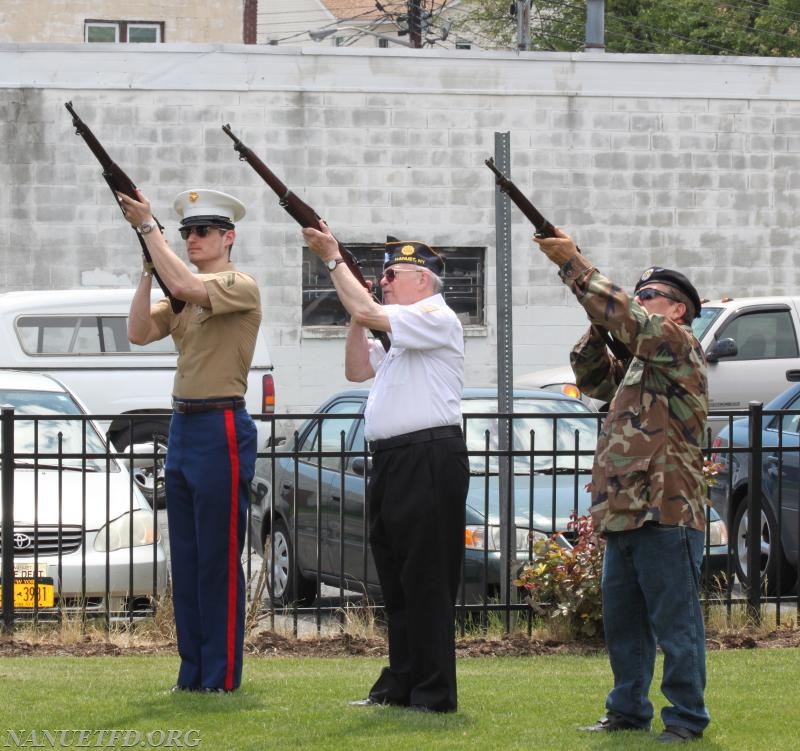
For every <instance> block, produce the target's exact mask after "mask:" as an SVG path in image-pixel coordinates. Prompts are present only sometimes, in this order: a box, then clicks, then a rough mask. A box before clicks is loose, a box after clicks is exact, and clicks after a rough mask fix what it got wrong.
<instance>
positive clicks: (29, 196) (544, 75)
mask: <svg viewBox="0 0 800 751" xmlns="http://www.w3.org/2000/svg"><path fill="white" fill-rule="evenodd" d="M798 97H800V61H798V60H785V59H742V58H728V59H725V58H711V57H667V56H663V57H662V56H654V55H649V56H618V55H600V54H597V55H587V54H561V53H553V54H545V53H524V54H515V53H480V52H471V51H459V52H453V51H438V50H414V51H407V50H401V49H387V50H366V49H355V48H346V49H327V48H325V49H323V48H320V47H319V46H309V47H304V48H293V49H290V48H283V47H252V46H247V47H245V46H240V45H236V46H216V45H193V46H188V45H187V46H174V45H161V46H159V48H158V49H157V50H153V49H152V48H150V49H147V50H140V49H136V48H133V47H126V48H120V49H117V48H113V49H109V48H107V47H105V46H103V49H96V48H93V47H90V46H81V45H75V46H73V45H0V129H1V130H2V132H1V133H0V135H2V137H1V138H0V180H2V185H3V190H2V191H0V254H2V265H0V290H12V289H38V288H45V289H48V288H68V287H77V286H107V285H111V286H114V285H117V286H122V285H132V284H133V283H134V282H135V280H136V278H137V276H138V272H139V267H140V266H139V258H138V256H139V252H138V244H137V243H136V240H135V238H134V237H133V234H132V232H131V230H130V229H128V228H127V227H126V226H125V224H124V223H123V219H122V217H121V216H120V215H119V212H118V210H117V208H116V207H115V206H114V203H113V200H112V198H111V195H110V193H109V191H108V188H107V187H106V185H105V183H104V182H103V181H102V178H101V177H100V174H99V170H98V167H97V164H96V162H95V161H94V158H93V157H92V156H91V154H90V153H89V151H88V149H87V148H86V146H85V144H84V143H83V142H82V140H81V139H80V138H78V137H77V136H76V135H75V134H74V131H73V129H72V126H71V121H70V118H69V116H68V113H67V112H66V110H65V109H64V106H63V104H64V102H65V101H67V100H71V101H72V102H73V104H74V106H75V108H76V110H77V111H78V113H79V114H80V115H81V116H82V117H83V118H84V119H85V120H86V122H87V123H88V124H89V125H90V126H91V127H92V128H93V129H94V130H95V133H96V134H97V135H98V137H99V138H100V139H101V141H102V142H103V144H104V145H105V146H106V148H107V149H108V151H109V152H110V154H111V155H112V157H114V158H115V159H116V160H117V161H118V162H119V164H120V165H121V166H122V167H123V168H124V169H125V170H126V171H127V172H128V173H129V174H130V176H131V177H132V178H133V180H134V181H135V182H136V183H137V184H138V185H139V186H140V187H141V188H142V189H143V190H144V192H145V194H146V195H148V197H150V198H151V200H152V202H153V205H154V208H155V212H156V215H157V216H158V217H159V218H160V219H161V221H162V222H163V223H164V224H165V225H166V227H167V236H168V238H169V239H170V241H171V242H172V243H173V245H174V246H175V247H176V248H181V247H182V243H181V241H180V239H179V237H178V235H177V231H176V223H177V222H176V220H177V218H176V216H175V215H174V213H173V212H172V209H171V205H172V199H173V197H174V196H175V195H176V194H177V193H178V192H180V191H181V190H184V189H186V188H190V187H194V186H202V187H214V188H218V189H221V190H225V191H229V192H231V193H234V194H235V195H237V196H239V197H240V198H241V199H242V200H243V201H244V202H245V204H246V205H247V207H248V214H247V216H246V217H245V219H244V220H243V221H242V222H241V223H240V226H239V231H238V235H239V239H238V241H237V243H236V247H235V250H234V256H235V260H236V262H237V264H239V266H240V267H241V268H243V269H246V270H249V271H251V272H252V273H253V274H254V275H255V276H256V278H257V279H258V281H259V284H260V285H261V289H262V297H263V302H264V326H265V330H266V334H267V337H268V341H269V343H270V345H271V349H272V355H273V358H274V360H275V363H276V369H277V373H276V380H277V384H278V409H279V410H280V411H295V412H297V411H302V410H308V409H311V408H313V407H314V406H315V405H317V404H318V403H319V402H320V401H321V400H322V399H323V398H324V397H326V396H328V395H329V394H331V393H332V392H334V391H336V390H338V389H341V388H344V387H346V386H347V384H346V382H345V381H344V377H343V375H342V370H343V366H342V361H343V350H344V341H343V339H342V338H341V337H340V336H337V335H336V334H334V335H333V336H329V337H326V338H312V336H311V335H310V334H311V332H305V333H304V332H303V331H302V329H301V326H300V321H301V294H300V293H301V283H300V278H301V266H300V252H301V245H302V241H301V235H300V232H299V228H298V227H297V226H296V224H295V223H294V222H293V220H292V219H291V218H290V217H289V216H288V215H287V214H286V213H285V212H284V211H283V210H282V209H281V208H280V207H279V206H278V204H277V201H276V199H275V197H274V195H273V194H272V192H271V191H270V190H269V189H268V188H267V186H266V185H265V184H264V183H263V182H262V181H261V180H260V179H259V178H258V177H257V176H256V174H255V173H254V172H253V171H252V170H251V169H250V168H249V167H248V166H247V165H246V164H243V163H240V162H239V161H238V160H237V159H236V154H235V153H234V151H233V149H232V145H231V142H230V140H229V139H228V138H227V137H226V136H225V134H224V133H223V132H222V130H221V128H220V126H221V125H222V124H224V123H230V124H231V127H232V128H233V130H234V132H235V133H237V134H238V135H239V136H240V137H241V138H242V140H243V141H244V142H245V143H246V144H247V145H248V146H250V147H251V148H252V149H253V150H254V151H255V152H256V153H257V154H259V156H261V158H262V159H264V161H266V162H267V164H269V166H270V167H271V168H272V169H273V170H274V171H275V172H276V174H278V176H280V177H281V178H282V179H283V180H284V181H285V182H286V183H287V184H288V185H289V186H291V187H292V188H293V189H294V190H295V192H297V193H298V194H299V195H300V196H302V197H303V198H305V199H306V200H307V201H308V202H309V203H310V204H311V205H312V206H314V207H315V208H316V209H317V211H318V212H319V213H320V214H321V215H322V216H324V217H325V218H326V219H327V220H328V221H329V222H330V224H331V226H332V228H333V230H334V232H335V233H336V234H337V236H338V237H339V239H340V240H341V241H342V242H344V243H345V244H347V243H348V242H375V241H381V240H382V239H383V237H384V236H385V234H386V233H389V234H394V235H399V236H403V235H407V236H412V235H413V236H414V237H415V238H420V239H426V240H428V241H429V242H430V243H432V244H434V245H483V246H486V247H487V248H488V254H487V260H488V262H489V273H488V276H487V326H486V327H479V328H475V329H472V330H470V331H468V338H467V374H466V380H467V384H468V385H479V384H485V383H495V382H496V325H495V317H496V307H495V288H494V254H495V250H494V244H495V229H494V184H493V181H492V176H491V173H490V172H489V171H488V170H487V169H486V167H485V166H484V164H483V161H484V159H486V158H487V157H488V156H490V155H491V154H492V152H493V148H494V134H495V132H498V131H499V132H505V131H508V132H510V134H511V147H512V148H511V152H512V177H513V178H514V179H515V180H516V181H517V183H518V185H519V186H520V188H521V189H522V190H523V192H525V193H526V194H528V195H530V196H531V197H532V199H533V200H534V202H535V203H536V204H537V206H538V207H539V208H540V210H541V211H542V212H543V213H544V214H545V215H546V216H547V217H548V218H550V219H551V220H552V221H554V222H555V223H556V224H559V225H560V226H563V227H564V228H566V229H567V230H568V231H570V232H571V234H572V235H573V236H574V237H575V238H576V240H577V242H578V244H579V245H580V246H581V248H582V249H583V250H584V252H585V253H586V254H587V255H588V256H589V257H590V258H591V259H592V260H593V261H594V262H595V263H596V264H597V266H598V267H599V268H600V269H601V270H602V271H604V272H605V273H607V274H608V275H609V276H611V277H612V278H614V279H615V280H616V281H618V282H619V283H621V284H623V285H625V286H631V285H632V284H633V282H634V281H635V279H636V278H637V277H638V274H639V273H640V272H641V270H642V269H644V268H646V267H647V266H649V265H651V264H661V265H665V266H672V267H676V268H679V269H681V270H682V271H684V272H685V273H686V274H688V275H689V276H690V278H692V279H693V280H694V282H695V284H696V286H697V287H698V289H699V290H700V292H701V294H702V295H704V296H706V297H714V296H719V295H722V294H732V295H739V296H743V295H754V294H768V293H798V282H800V271H798V264H797V263H796V262H795V257H796V248H797V247H798V245H800V243H799V242H798V240H800V228H798V222H797V216H798V211H799V210H800V169H798V168H799V167H800V101H798ZM512 215H513V218H514V227H513V234H512V241H513V259H512V264H513V277H514V279H515V287H514V369H515V373H517V374H521V373H524V372H527V371H530V370H534V369H537V368H540V367H546V366H551V365H559V364H563V363H565V362H566V361H567V355H568V351H569V348H570V346H571V344H572V343H573V341H574V340H575V339H576V338H577V337H578V336H579V335H580V333H581V332H582V330H583V328H584V316H583V313H582V310H581V308H580V307H579V305H578V304H577V303H576V302H575V300H574V299H573V298H572V296H571V294H570V293H569V292H568V291H567V290H566V288H565V287H563V285H561V283H560V282H559V281H558V278H557V275H556V273H555V269H554V268H553V267H552V266H551V265H550V264H549V262H547V261H546V259H544V258H543V257H542V256H541V255H540V254H539V253H538V252H536V251H535V250H534V249H533V247H532V243H531V240H530V236H531V233H532V229H531V227H530V226H529V225H528V224H527V222H526V221H525V220H523V218H522V217H521V216H520V215H519V213H518V212H517V211H516V209H512Z"/></svg>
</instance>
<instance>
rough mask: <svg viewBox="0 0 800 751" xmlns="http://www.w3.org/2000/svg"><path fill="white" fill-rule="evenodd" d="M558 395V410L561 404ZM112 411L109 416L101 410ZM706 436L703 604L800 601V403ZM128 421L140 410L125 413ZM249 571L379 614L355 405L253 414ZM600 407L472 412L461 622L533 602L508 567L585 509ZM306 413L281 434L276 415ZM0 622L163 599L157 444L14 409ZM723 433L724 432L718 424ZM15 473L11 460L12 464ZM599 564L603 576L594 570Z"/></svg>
mask: <svg viewBox="0 0 800 751" xmlns="http://www.w3.org/2000/svg"><path fill="white" fill-rule="evenodd" d="M561 409H563V407H561ZM105 417H106V416H99V419H101V420H102V419H105ZM714 418H715V422H714V429H713V430H709V433H708V444H707V448H706V457H707V462H706V463H707V467H708V471H709V475H708V476H709V482H710V485H711V487H710V498H711V500H712V501H713V506H710V507H709V509H708V522H709V523H708V525H707V534H706V555H705V559H704V568H703V591H704V593H705V599H706V602H707V603H722V604H724V605H725V606H726V607H727V608H728V609H729V610H731V609H733V608H734V607H737V606H744V607H745V608H747V610H748V612H749V614H750V616H751V617H753V618H758V617H759V616H760V615H761V614H762V613H763V608H764V606H765V605H771V606H774V607H775V612H776V618H777V620H778V622H780V618H781V614H782V612H785V611H786V610H787V608H792V609H793V610H795V612H796V611H797V609H798V602H799V601H798V577H797V570H798V539H800V514H798V497H800V433H798V423H800V412H796V411H795V412H792V411H772V412H767V411H764V410H763V409H762V407H761V405H753V406H752V407H751V409H750V410H749V411H735V412H734V411H728V412H718V413H714ZM129 419H130V421H131V428H132V430H131V434H133V433H134V432H135V431H134V430H133V428H134V427H135V423H136V421H137V420H142V421H146V420H147V419H148V417H147V416H141V417H139V416H131V417H130V418H129ZM259 419H263V420H264V421H267V422H268V423H269V427H270V433H271V437H270V439H269V441H268V442H267V444H266V445H265V446H263V447H262V448H261V450H260V451H259V454H258V461H257V467H256V477H255V478H254V481H253V483H252V492H251V497H250V506H249V518H248V536H247V542H246V552H245V560H244V565H245V571H246V575H247V579H248V582H250V584H249V588H248V591H249V597H250V602H249V609H250V613H251V614H252V615H258V616H259V617H262V618H267V619H269V621H270V624H271V625H274V621H275V619H279V618H282V619H285V618H288V619H289V620H288V623H289V625H290V628H294V629H295V630H298V629H299V625H300V624H301V623H304V622H305V623H310V624H311V627H312V628H314V627H315V628H317V629H319V628H321V627H322V625H323V624H324V623H326V622H327V621H328V620H329V619H332V618H334V619H343V618H344V617H345V613H346V612H347V610H348V608H350V607H357V608H369V609H372V610H376V611H379V610H380V587H379V585H378V581H377V575H376V573H375V569H374V564H373V561H372V557H371V554H370V551H369V546H368V544H367V542H366V540H367V538H368V530H369V518H368V508H367V505H366V504H365V500H364V499H365V497H366V488H367V478H368V475H369V469H370V462H371V458H370V455H369V452H368V451H367V448H366V446H365V443H364V439H363V418H362V413H361V412H359V411H357V410H356V411H352V407H351V411H349V412H347V411H340V412H335V413H329V414H325V415H320V414H313V415H311V414H309V415H296V414H294V415H269V416H259ZM600 419H601V416H598V415H596V414H594V413H585V412H574V411H573V412H557V411H552V412H550V413H542V412H515V413H514V414H497V413H496V412H489V411H475V412H466V411H465V414H464V430H465V435H466V437H467V442H468V448H469V460H470V467H471V483H470V491H469V496H468V499H467V507H466V509H465V512H466V525H465V556H464V564H463V570H462V583H461V588H460V592H459V597H458V617H459V619H460V622H461V624H462V628H465V627H466V624H468V623H469V624H474V623H475V622H476V621H477V622H479V623H482V624H488V623H490V622H491V621H492V619H493V618H494V619H496V620H495V622H496V623H498V624H503V625H504V626H505V627H506V628H509V627H510V623H511V620H512V618H514V619H515V622H517V623H518V622H519V619H520V618H523V619H527V621H528V624H529V627H532V626H533V624H534V621H535V619H536V618H537V617H539V615H538V614H537V613H536V612H535V611H534V610H533V609H532V608H531V607H530V606H529V604H528V602H527V601H526V599H525V598H524V597H523V596H522V594H521V592H522V591H521V590H520V589H519V588H518V587H517V586H515V584H514V578H515V576H516V573H517V572H518V571H519V569H520V566H522V565H523V564H524V563H526V562H531V561H534V560H536V558H537V551H538V550H539V549H540V547H539V546H540V541H543V540H546V539H548V538H552V539H553V540H555V541H556V542H557V543H558V544H559V545H561V546H563V547H564V549H569V546H570V545H571V544H572V543H573V542H575V527H574V525H573V524H572V521H573V520H574V519H575V518H576V517H581V516H585V515H587V514H588V509H589V493H588V489H587V487H586V486H587V484H588V482H589V479H590V468H591V462H592V458H593V454H594V446H595V440H596V435H597V430H598V421H599V420H600ZM287 424H292V425H300V427H298V428H297V429H293V430H291V431H290V432H289V435H288V436H285V435H282V433H283V431H282V430H281V429H280V426H283V425H287ZM1 428H2V457H1V458H2V537H0V541H1V542H2V582H3V583H5V582H9V583H12V582H13V584H12V586H9V587H6V586H3V587H2V594H3V604H2V615H3V625H4V627H5V629H6V630H12V629H13V626H14V623H15V621H16V620H19V619H27V620H29V619H35V620H52V619H62V620H63V619H64V618H70V617H76V618H81V619H88V618H99V619H101V620H102V622H103V623H105V624H110V623H112V622H113V621H114V620H115V619H127V620H133V619H135V618H139V617H141V616H144V615H152V614H153V613H155V612H156V610H157V609H158V607H159V606H160V604H162V603H164V602H165V601H166V598H167V597H168V587H169V573H168V572H169V536H168V530H167V525H166V513H165V510H164V505H165V504H168V502H169V499H168V498H166V497H165V495H164V487H163V461H164V456H163V447H162V446H160V444H159V442H158V441H155V442H154V443H151V444H137V445H135V446H129V447H126V448H125V449H124V450H122V451H118V450H116V449H115V448H114V447H113V446H112V445H111V444H110V443H109V442H105V441H103V439H102V437H98V436H97V435H96V432H95V430H94V427H93V425H92V423H91V422H90V421H89V418H86V417H85V416H83V415H61V414H59V415H57V416H54V415H52V414H41V415H38V414H37V415H34V414H25V413H24V412H22V413H20V412H19V411H15V410H13V409H8V408H4V409H3V410H2V426H1ZM718 433H719V434H718ZM12 468H13V471H9V469H12ZM598 575H599V572H598Z"/></svg>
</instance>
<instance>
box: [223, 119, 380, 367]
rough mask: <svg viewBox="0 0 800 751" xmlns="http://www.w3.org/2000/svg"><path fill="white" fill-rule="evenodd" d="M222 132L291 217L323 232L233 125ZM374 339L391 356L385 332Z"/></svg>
mask: <svg viewBox="0 0 800 751" xmlns="http://www.w3.org/2000/svg"><path fill="white" fill-rule="evenodd" d="M222 130H224V131H225V134H226V135H228V136H229V137H230V139H231V140H232V141H233V148H234V149H235V150H236V151H238V152H239V159H240V160H241V161H243V162H247V163H248V164H249V165H250V166H251V167H252V168H253V169H254V170H255V171H256V172H257V173H258V175H259V177H260V178H261V179H262V180H263V181H264V182H265V183H266V184H267V185H269V187H270V188H272V190H273V191H274V192H275V194H276V195H277V196H278V199H279V202H280V205H281V206H283V208H284V209H285V210H286V211H287V212H288V214H289V216H291V217H292V219H294V220H295V221H296V222H297V223H298V224H299V225H300V226H301V227H303V228H305V227H312V228H314V229H318V230H322V227H321V225H320V223H319V222H320V219H321V217H320V215H319V214H317V212H316V211H314V209H312V208H311V207H310V206H309V205H308V204H307V203H306V202H305V201H303V199H301V198H298V197H297V196H296V195H295V194H294V193H292V191H291V190H289V188H287V187H286V186H285V185H284V184H283V183H282V182H281V181H280V180H279V179H278V178H277V177H276V175H275V173H274V172H272V170H271V169H270V168H269V167H267V165H266V164H264V162H262V161H261V160H260V159H259V158H258V157H257V156H256V155H255V154H254V153H253V151H252V149H249V148H248V147H247V146H245V145H244V144H243V143H242V142H241V141H240V140H239V139H238V138H237V137H236V136H235V135H233V132H232V131H231V126H230V125H223V126H222ZM334 239H335V238H334ZM336 244H337V245H338V246H339V253H340V255H341V256H342V259H343V260H344V262H345V264H346V266H347V268H348V269H350V272H351V273H352V275H353V276H354V277H355V278H356V281H358V282H359V283H360V284H361V286H362V287H364V289H366V290H367V291H368V292H369V293H370V294H371V295H372V299H373V300H375V301H376V302H377V298H376V297H375V295H374V294H373V293H372V288H371V287H370V285H369V284H367V282H366V280H365V279H364V275H363V274H362V273H361V268H360V267H359V265H358V261H357V260H356V257H355V256H354V255H353V254H352V253H351V252H350V251H349V250H348V249H347V248H345V247H344V245H342V244H341V243H340V242H339V241H338V240H336ZM372 335H373V336H374V337H375V338H376V339H378V340H379V341H380V343H381V344H382V345H383V348H384V350H386V351H387V352H388V351H389V347H390V346H391V343H390V341H389V335H388V334H387V333H386V332H385V331H375V330H373V331H372Z"/></svg>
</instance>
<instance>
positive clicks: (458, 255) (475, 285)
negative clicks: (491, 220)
mask: <svg viewBox="0 0 800 751" xmlns="http://www.w3.org/2000/svg"><path fill="white" fill-rule="evenodd" d="M347 249H348V250H349V251H350V252H351V253H352V254H353V255H354V256H355V257H356V260H357V261H358V264H359V266H360V268H361V273H362V275H363V276H364V279H366V280H367V281H372V283H373V285H374V290H375V294H376V296H377V297H378V299H379V300H380V296H381V290H380V285H379V284H378V282H379V280H380V276H381V273H382V271H383V252H384V245H383V243H381V244H372V243H353V244H347ZM434 250H436V252H437V253H440V254H441V255H442V256H443V257H444V258H445V275H444V279H443V281H444V298H445V300H446V301H447V304H448V305H449V306H450V307H451V308H452V309H453V310H454V311H455V312H456V313H457V314H458V317H459V318H460V320H461V323H462V325H464V326H468V325H470V324H471V325H483V324H484V323H485V303H484V289H485V275H486V272H485V259H486V248H485V247H480V248H477V247H461V246H447V247H436V248H434ZM348 323H349V316H348V314H347V312H346V311H345V309H344V307H343V306H342V304H341V303H340V302H339V298H338V297H337V296H336V290H335V289H334V286H333V282H332V281H331V278H330V274H329V272H328V270H327V269H326V268H325V267H324V266H323V265H322V263H321V262H320V260H319V259H318V258H317V257H316V256H315V255H314V254H313V253H312V252H311V251H310V250H309V249H308V248H305V247H304V248H303V326H347V324H348Z"/></svg>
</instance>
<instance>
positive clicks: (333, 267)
mask: <svg viewBox="0 0 800 751" xmlns="http://www.w3.org/2000/svg"><path fill="white" fill-rule="evenodd" d="M340 263H344V258H331V260H330V261H325V265H326V266H327V267H328V271H335V270H336V267H337V266H338V265H339V264H340Z"/></svg>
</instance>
